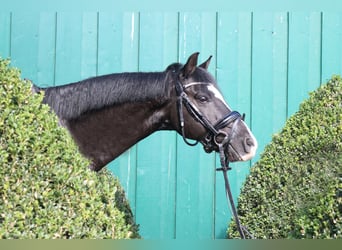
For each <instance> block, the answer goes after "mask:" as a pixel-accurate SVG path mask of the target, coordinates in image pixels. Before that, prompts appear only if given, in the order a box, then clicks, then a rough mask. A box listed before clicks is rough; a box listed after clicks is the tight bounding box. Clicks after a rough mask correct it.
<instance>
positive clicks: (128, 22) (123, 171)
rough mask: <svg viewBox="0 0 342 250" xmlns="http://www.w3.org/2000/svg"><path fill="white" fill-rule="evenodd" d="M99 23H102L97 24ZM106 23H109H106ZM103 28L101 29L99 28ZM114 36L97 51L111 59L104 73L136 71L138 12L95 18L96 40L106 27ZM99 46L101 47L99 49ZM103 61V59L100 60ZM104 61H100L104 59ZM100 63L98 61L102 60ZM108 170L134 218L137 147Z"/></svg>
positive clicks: (117, 160) (105, 30) (101, 55)
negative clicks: (126, 198)
mask: <svg viewBox="0 0 342 250" xmlns="http://www.w3.org/2000/svg"><path fill="white" fill-rule="evenodd" d="M101 20H102V21H101ZM106 20H110V22H109V23H107V22H106ZM103 25H104V26H103ZM107 25H110V27H112V28H110V29H112V31H113V32H114V33H112V34H110V35H109V36H108V39H109V40H108V41H107V42H105V44H102V45H101V47H100V50H99V56H100V58H103V57H104V55H105V54H106V51H108V52H109V54H112V55H113V56H114V57H113V58H112V59H111V60H113V61H112V64H109V65H107V66H106V69H105V70H106V72H108V71H109V72H110V67H113V68H114V70H115V71H116V72H132V71H138V69H139V62H138V58H139V13H136V12H125V13H122V15H117V14H116V13H104V14H101V15H100V19H99V30H100V33H99V38H100V37H101V40H105V38H102V37H107V34H106V33H107V32H108V30H107V28H106V26H107ZM102 46H103V47H102ZM104 58H105V59H106V57H104ZM105 59H104V60H105ZM99 60H101V61H100V63H101V62H102V59H99ZM108 168H109V169H110V170H111V171H112V172H113V173H114V174H115V175H116V176H118V177H119V179H120V182H121V184H122V186H123V187H124V189H125V191H126V194H127V197H128V199H129V203H130V206H131V209H132V212H133V214H134V216H135V215H136V212H137V211H136V192H137V189H138V187H137V146H136V145H135V146H133V147H131V148H130V149H128V150H127V151H126V152H125V153H123V154H122V155H121V156H120V157H118V158H117V159H115V160H114V161H113V162H111V163H110V164H109V165H108Z"/></svg>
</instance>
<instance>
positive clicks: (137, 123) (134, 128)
mask: <svg viewBox="0 0 342 250" xmlns="http://www.w3.org/2000/svg"><path fill="white" fill-rule="evenodd" d="M166 106H167V105H164V106H163V107H160V108H156V107H155V106H154V105H153V104H152V103H131V104H123V105H118V106H112V107H110V108H107V109H103V110H99V111H96V112H93V113H90V114H87V115H83V116H81V117H79V118H78V119H75V120H69V121H67V122H66V126H67V128H68V129H69V131H70V133H71V135H72V137H73V138H74V139H75V141H76V142H77V144H78V146H79V149H80V151H81V152H82V153H83V154H84V155H85V156H86V157H87V158H89V159H90V160H92V162H93V163H94V164H95V165H96V168H100V169H101V168H102V167H103V166H105V165H106V164H107V163H109V162H110V161H112V160H113V159H115V158H116V157H118V156H119V155H120V154H122V153H123V152H125V151H126V150H127V149H129V148H130V147H131V146H133V145H134V144H135V143H137V142H138V141H140V140H142V139H143V138H145V137H147V136H148V135H150V134H152V133H153V132H155V131H156V130H159V129H171V128H166V127H165V124H164V122H163V121H164V120H167V119H166V118H165V116H166V110H165V109H166Z"/></svg>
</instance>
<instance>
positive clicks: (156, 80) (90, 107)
mask: <svg viewBox="0 0 342 250" xmlns="http://www.w3.org/2000/svg"><path fill="white" fill-rule="evenodd" d="M198 54H199V53H194V54H192V55H191V56H190V57H189V59H188V61H187V63H186V64H185V65H182V64H180V63H174V64H171V65H170V66H168V67H167V69H166V70H165V71H163V72H153V73H143V72H136V73H118V74H110V75H104V76H98V77H93V78H89V79H86V80H83V81H80V82H76V83H71V84H68V85H64V86H58V87H50V88H46V89H41V88H39V87H37V86H33V89H34V90H35V91H41V90H43V91H45V93H44V99H43V102H44V103H46V104H48V105H49V106H50V107H51V109H52V110H53V111H54V112H55V113H56V115H57V116H58V118H59V120H60V122H61V124H62V125H63V126H65V127H66V128H67V129H68V130H69V131H70V134H71V135H72V137H73V139H74V140H75V142H76V143H77V145H78V147H79V150H80V152H81V153H82V154H83V155H84V156H85V157H87V158H89V159H90V160H91V162H92V163H91V165H90V166H89V167H90V169H92V170H95V171H99V170H100V169H102V168H103V167H104V166H105V165H106V164H107V163H109V162H110V161H112V160H113V159H115V158H116V157H118V156H119V155H120V154H122V153H123V152H124V151H126V150H127V149H128V148H130V147H131V146H132V145H134V144H135V143H137V142H138V141H140V140H142V139H143V138H145V137H147V136H148V135H150V134H152V133H153V132H155V131H158V130H176V131H178V132H179V133H180V134H181V135H182V136H183V138H184V140H185V141H186V142H187V143H188V144H190V145H193V144H191V143H189V142H188V141H187V139H186V138H188V139H192V140H195V141H197V142H201V143H202V144H203V145H204V149H205V151H206V152H211V151H213V150H215V151H218V150H219V146H221V147H222V146H223V147H224V153H225V155H226V157H227V159H228V160H229V161H246V160H249V159H251V158H252V157H253V156H254V155H255V152H256V148H257V141H256V139H255V138H254V136H253V134H252V133H251V131H250V130H249V128H248V127H247V125H246V124H245V123H244V121H243V118H242V117H241V115H240V114H239V113H238V112H236V111H232V110H231V109H230V108H229V106H228V105H227V104H226V102H225V100H224V99H223V97H222V94H221V93H220V91H219V90H218V87H217V84H216V82H215V80H214V78H213V76H212V75H211V74H210V73H209V72H208V71H207V68H208V65H209V63H210V59H211V57H209V59H208V60H207V61H205V62H204V63H202V64H201V65H199V66H197V59H198ZM184 107H185V108H184Z"/></svg>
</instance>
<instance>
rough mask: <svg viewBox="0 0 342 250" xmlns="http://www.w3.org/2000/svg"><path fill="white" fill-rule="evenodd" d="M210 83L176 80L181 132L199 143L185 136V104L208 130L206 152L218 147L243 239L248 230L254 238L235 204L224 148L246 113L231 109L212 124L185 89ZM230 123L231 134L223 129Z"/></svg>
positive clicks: (189, 111) (227, 189) (229, 197)
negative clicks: (242, 220)
mask: <svg viewBox="0 0 342 250" xmlns="http://www.w3.org/2000/svg"><path fill="white" fill-rule="evenodd" d="M208 84H210V83H207V82H191V83H188V84H185V85H183V84H182V83H181V82H180V80H179V79H177V81H176V94H177V112H178V120H179V126H180V130H181V134H182V137H183V140H184V142H185V143H186V144H188V145H189V146H195V145H197V144H198V142H199V141H198V140H197V141H195V142H194V143H191V142H189V141H188V139H187V138H186V136H185V128H184V126H185V122H184V114H183V110H184V106H185V108H186V110H187V111H188V113H189V114H190V115H191V116H192V117H193V119H194V120H195V121H197V122H199V123H200V124H201V125H202V126H203V127H204V128H205V129H206V131H207V134H206V136H205V137H204V138H203V139H202V140H201V143H202V144H203V146H204V150H205V151H206V152H208V153H209V152H212V151H213V150H215V149H218V151H219V155H220V163H221V168H217V169H216V170H217V171H222V172H223V177H224V181H225V191H226V197H227V200H229V202H230V206H231V209H232V214H233V217H234V219H235V223H236V226H237V229H238V231H239V234H240V236H241V238H242V239H245V238H246V237H245V234H244V232H246V233H247V234H248V235H249V236H250V237H251V238H254V237H253V235H252V234H250V233H249V232H248V230H247V229H246V227H244V226H243V225H241V223H240V220H239V217H238V214H237V211H236V207H235V204H234V199H233V195H232V192H231V189H230V185H229V179H228V174H227V171H228V170H230V169H231V168H230V167H229V160H228V157H226V155H225V152H224V149H225V148H226V147H228V146H229V145H230V142H231V139H232V138H233V136H234V131H235V127H236V124H237V122H238V121H239V120H244V118H245V114H243V115H241V114H240V113H239V112H238V111H231V112H229V113H227V114H226V115H224V116H223V118H221V119H220V120H219V121H218V122H216V124H214V125H213V124H212V123H211V122H210V121H209V120H208V119H207V118H206V117H205V116H204V115H203V114H202V113H201V111H200V110H199V109H198V108H197V107H196V106H195V105H194V104H193V102H191V100H190V98H189V96H188V94H187V93H186V92H185V90H186V89H187V88H189V87H191V86H195V85H208ZM229 124H233V125H232V128H231V131H230V133H229V134H227V133H226V132H224V131H223V130H222V129H223V128H225V127H227V126H228V125H229Z"/></svg>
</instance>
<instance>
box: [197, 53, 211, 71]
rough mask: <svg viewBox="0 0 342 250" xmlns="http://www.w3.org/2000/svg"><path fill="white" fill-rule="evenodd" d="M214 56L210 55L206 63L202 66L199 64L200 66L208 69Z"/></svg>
mask: <svg viewBox="0 0 342 250" xmlns="http://www.w3.org/2000/svg"><path fill="white" fill-rule="evenodd" d="M212 57H213V56H209V58H208V59H207V60H206V61H205V62H204V63H202V64H201V65H200V66H198V67H200V68H203V69H208V67H209V64H210V60H211V58H212Z"/></svg>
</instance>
